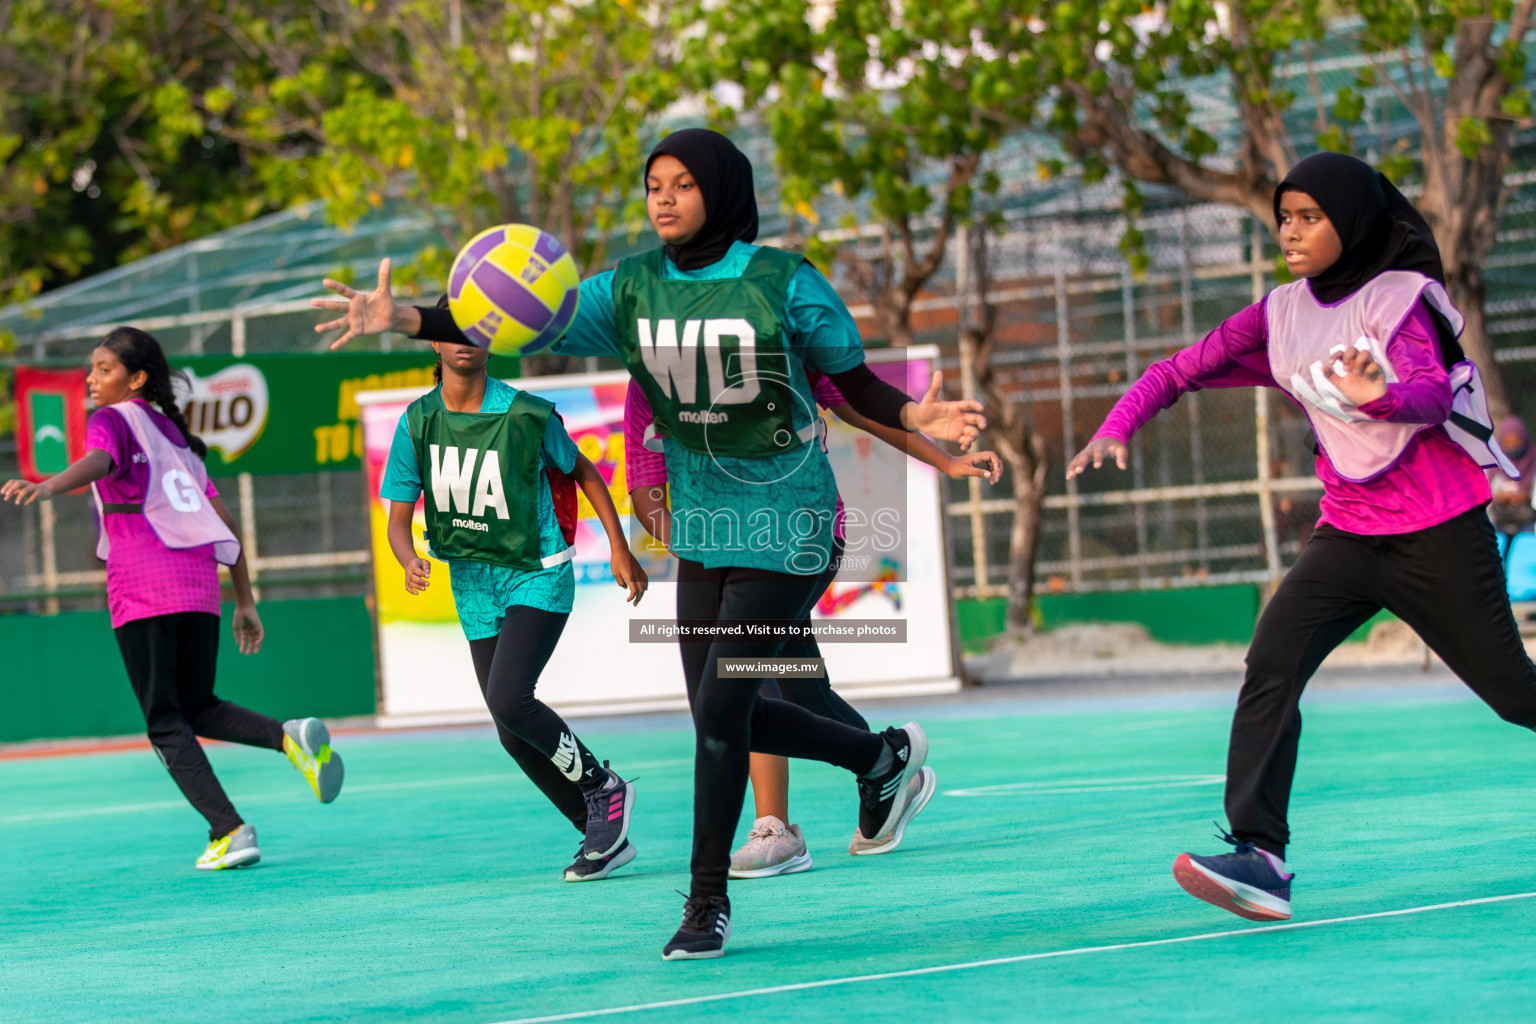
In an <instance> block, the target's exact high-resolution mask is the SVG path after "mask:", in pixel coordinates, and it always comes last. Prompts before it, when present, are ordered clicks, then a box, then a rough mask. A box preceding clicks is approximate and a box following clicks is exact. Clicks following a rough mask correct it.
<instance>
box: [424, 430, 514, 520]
mask: <svg viewBox="0 0 1536 1024" xmlns="http://www.w3.org/2000/svg"><path fill="white" fill-rule="evenodd" d="M431 454H432V498H433V500H434V501H436V502H437V507H438V510H439V511H442V512H468V511H469V488H470V485H471V484H472V483H473V482H474V473H475V456H477V455H479V454H480V449H478V448H467V449H465V456H464V461H463V464H462V465H461V464H460V462H459V450H458V448H456V447H454V446H453V445H448V446H446V447H443V448H441V449H439V446H437V445H435V444H434V445H432V446H431ZM497 475H498V476H500V474H499V473H498V474H497ZM450 497H452V499H453V507H452V508H449V507H448V501H449V498H450ZM472 514H478V513H472Z"/></svg>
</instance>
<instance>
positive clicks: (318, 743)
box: [283, 718, 345, 804]
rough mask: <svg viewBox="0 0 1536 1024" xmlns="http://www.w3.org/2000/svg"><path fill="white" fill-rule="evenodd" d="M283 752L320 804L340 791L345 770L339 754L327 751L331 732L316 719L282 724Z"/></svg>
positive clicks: (329, 745)
mask: <svg viewBox="0 0 1536 1024" xmlns="http://www.w3.org/2000/svg"><path fill="white" fill-rule="evenodd" d="M283 753H285V754H287V755H288V760H289V761H292V762H293V766H294V767H295V768H297V769H298V770H299V771H300V772H301V773H302V774H303V776H304V778H306V779H308V780H309V788H310V789H313V790H314V791H315V796H316V797H318V798H319V800H320V802H321V803H323V804H328V803H330V802H331V801H332V800H335V799H336V795H337V794H338V793H340V792H341V782H342V778H343V777H344V775H345V769H343V768H342V766H341V755H340V754H338V753H336V752H335V751H334V750H332V749H331V731H330V730H329V729H327V728H326V727H325V723H324V722H322V721H320V719H318V718H290V719H289V720H288V721H286V722H284V723H283Z"/></svg>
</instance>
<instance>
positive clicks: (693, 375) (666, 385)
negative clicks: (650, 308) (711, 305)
mask: <svg viewBox="0 0 1536 1024" xmlns="http://www.w3.org/2000/svg"><path fill="white" fill-rule="evenodd" d="M636 323H637V326H638V327H639V329H640V359H641V361H643V362H644V363H645V368H646V370H647V372H649V373H650V375H651V378H652V379H653V380H655V381H656V383H657V384H659V385H661V389H662V391H664V392H666V393H667V394H668V395H669V396H671V395H675V397H676V398H677V400H678V401H679V402H682V403H683V404H684V405H692V404H693V403H694V399H695V397H696V396H697V395H698V360H697V355H696V353H697V351H698V347H699V321H697V320H689V321H687V322H686V323H685V324H684V325H683V344H682V346H681V347H679V346H678V344H677V321H676V320H658V321H656V333H655V335H654V337H653V336H652V334H651V322H650V321H649V320H646V319H641V320H639V321H637V322H636Z"/></svg>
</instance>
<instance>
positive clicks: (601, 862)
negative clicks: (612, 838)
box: [565, 839, 636, 882]
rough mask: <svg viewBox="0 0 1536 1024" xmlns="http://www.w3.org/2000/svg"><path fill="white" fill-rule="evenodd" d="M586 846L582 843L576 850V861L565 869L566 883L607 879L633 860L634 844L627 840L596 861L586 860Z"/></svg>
mask: <svg viewBox="0 0 1536 1024" xmlns="http://www.w3.org/2000/svg"><path fill="white" fill-rule="evenodd" d="M586 851H587V844H586V842H585V841H583V842H582V844H581V846H580V847H579V848H578V849H577V850H576V859H575V860H574V861H573V862H572V863H571V866H570V867H568V868H566V869H565V880H566V881H567V882H596V881H599V880H601V879H604V878H607V877H608V876H609V875H611V874H613V873H614V872H615V871H617V870H618V869H619V868H621V867H623V866H624V865H625V864H628V863H629V862H630V861H632V860H634V859H635V853H636V850H635V844H634V843H632V842H630V841H629V840H628V839H626V840H624V844H623V845H622V846H620V847H619V848H618V849H617V850H614V851H613V852H612V853H610V854H609V855H608V856H606V857H602V858H599V859H598V860H588V859H587V852H586Z"/></svg>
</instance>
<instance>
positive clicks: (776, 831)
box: [731, 814, 811, 878]
mask: <svg viewBox="0 0 1536 1024" xmlns="http://www.w3.org/2000/svg"><path fill="white" fill-rule="evenodd" d="M810 869H811V855H810V853H809V852H807V850H806V848H805V837H804V836H802V835H801V834H800V826H799V825H788V826H786V825H785V824H784V823H783V822H782V821H780V820H779V819H778V818H776V817H774V816H773V815H772V814H770V815H768V816H767V817H764V818H758V819H757V820H756V821H754V822H753V823H752V831H751V832H749V833H748V834H747V841H746V842H745V843H743V844H742V847H741V849H739V850H737V851H736V852H735V853H733V854H731V877H732V878H771V877H773V876H774V875H788V874H793V873H794V872H796V871H809V870H810Z"/></svg>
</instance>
